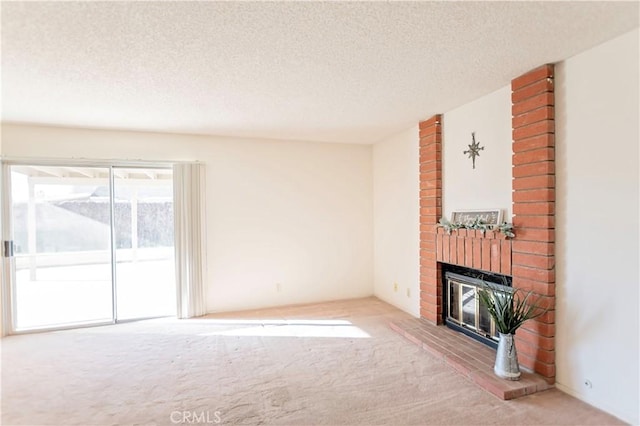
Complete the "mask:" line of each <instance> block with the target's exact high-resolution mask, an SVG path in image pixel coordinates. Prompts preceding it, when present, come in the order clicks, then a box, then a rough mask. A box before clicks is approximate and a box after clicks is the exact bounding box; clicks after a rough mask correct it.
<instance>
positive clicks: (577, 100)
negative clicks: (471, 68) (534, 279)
mask: <svg viewBox="0 0 640 426" xmlns="http://www.w3.org/2000/svg"><path fill="white" fill-rule="evenodd" d="M639 38H640V34H639V32H638V30H635V31H633V32H631V33H628V34H626V35H624V36H622V37H619V38H617V39H614V40H612V41H609V42H607V43H604V44H602V45H600V46H597V47H595V48H593V49H591V50H588V51H586V52H584V53H582V54H580V55H577V56H575V57H572V58H570V59H567V60H566V61H565V62H563V63H561V64H559V65H558V66H557V68H556V125H557V135H556V146H557V152H556V158H557V160H556V161H557V163H556V170H557V172H556V173H557V199H558V201H557V209H558V211H557V222H556V224H557V245H556V255H557V312H556V317H557V319H556V321H557V329H556V348H557V386H558V388H560V389H561V390H564V391H566V392H568V393H570V394H573V395H575V396H578V397H579V398H581V399H584V400H585V401H587V402H589V403H591V404H593V405H595V406H597V407H600V408H602V409H604V410H606V411H608V412H610V413H612V414H614V415H616V416H618V417H620V418H621V419H623V420H625V421H627V422H630V423H633V424H638V423H640V416H639V414H638V407H639V401H640V395H639V394H638V386H639V381H638V374H639V371H638V362H639V361H638V360H639V359H640V353H639V352H638V338H639V334H640V329H639V328H638V312H639V310H638V305H639V300H638V298H639V293H638V287H639V282H640V279H639V273H638V261H639V258H640V252H639V249H638V239H639V238H638V237H639V235H638V229H639V228H638V218H639V210H638V202H639V201H638V191H639V185H638V180H639V176H638V169H639V168H640V164H639V161H638V154H639V149H638V146H639V139H640V135H639V132H638V128H639V125H640V124H639V120H638V117H639V115H640V111H639V108H638V102H639V99H638V92H639V90H640V87H639V84H638V79H639V76H640V70H639V63H640V60H639V57H638V56H639V54H638V52H639V51H640V49H639V46H638V39H639ZM586 380H589V381H590V382H591V383H592V385H593V386H592V387H591V388H590V387H588V386H585V384H584V383H585V381H586Z"/></svg>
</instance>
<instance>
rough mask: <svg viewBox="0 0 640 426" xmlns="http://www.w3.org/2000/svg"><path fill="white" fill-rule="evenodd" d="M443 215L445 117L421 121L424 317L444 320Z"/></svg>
mask: <svg viewBox="0 0 640 426" xmlns="http://www.w3.org/2000/svg"><path fill="white" fill-rule="evenodd" d="M440 217H442V117H441V116H440V115H434V116H433V117H431V118H430V119H428V120H426V121H422V122H421V123H420V317H421V318H425V319H427V320H429V321H431V322H433V323H435V324H442V322H443V321H442V283H441V279H440V278H441V271H440V266H439V265H440V264H439V263H438V262H437V261H436V235H437V233H436V231H437V229H436V223H437V222H438V220H440Z"/></svg>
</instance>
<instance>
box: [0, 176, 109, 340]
mask: <svg viewBox="0 0 640 426" xmlns="http://www.w3.org/2000/svg"><path fill="white" fill-rule="evenodd" d="M10 175H11V211H12V214H11V225H12V231H13V232H12V234H13V247H14V262H15V263H14V271H15V275H14V287H13V292H14V301H13V311H14V312H13V318H14V320H13V321H14V324H13V325H14V327H13V328H14V329H15V330H29V329H41V328H56V327H63V326H70V325H75V324H78V325H81V324H91V323H109V322H112V321H113V297H112V279H111V235H110V229H111V225H110V204H109V197H108V192H109V191H108V188H109V169H108V168H98V167H82V168H73V167H45V166H22V165H20V166H11V167H10ZM105 193H106V194H107V196H106V197H105V196H104V194H105Z"/></svg>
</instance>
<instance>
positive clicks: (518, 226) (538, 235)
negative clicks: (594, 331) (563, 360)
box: [511, 65, 556, 383]
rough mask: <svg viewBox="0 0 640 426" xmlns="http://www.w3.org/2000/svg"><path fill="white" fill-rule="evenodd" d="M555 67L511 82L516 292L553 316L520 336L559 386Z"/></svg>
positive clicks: (521, 351)
mask: <svg viewBox="0 0 640 426" xmlns="http://www.w3.org/2000/svg"><path fill="white" fill-rule="evenodd" d="M553 77H554V67H553V65H544V66H542V67H539V68H536V69H534V70H533V71H530V72H528V73H526V74H524V75H522V76H520V77H518V78H516V79H514V80H513V81H512V82H511V90H512V94H511V100H512V109H511V112H512V126H513V214H514V218H513V224H514V227H515V230H516V238H515V239H514V240H513V246H512V249H513V258H512V263H513V264H512V273H513V286H514V287H516V288H522V289H525V290H530V289H531V290H533V291H534V292H536V293H537V294H538V295H540V297H542V298H543V299H544V301H545V303H547V304H548V305H549V306H551V307H552V310H551V311H550V312H549V313H548V314H546V315H544V316H543V317H541V318H539V319H538V320H534V321H528V322H527V323H525V324H524V325H523V326H522V328H521V329H520V330H518V332H517V335H516V345H517V349H518V358H519V360H520V363H521V364H522V365H523V366H524V367H527V368H530V369H533V370H534V371H535V372H537V373H538V374H540V375H542V376H544V377H545V378H547V380H548V381H549V382H550V383H553V381H554V378H555V374H556V370H555V342H554V336H555V311H554V310H553V309H554V307H555V120H554V116H555V115H554V101H555V99H554V81H553Z"/></svg>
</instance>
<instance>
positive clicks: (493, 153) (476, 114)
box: [442, 86, 512, 222]
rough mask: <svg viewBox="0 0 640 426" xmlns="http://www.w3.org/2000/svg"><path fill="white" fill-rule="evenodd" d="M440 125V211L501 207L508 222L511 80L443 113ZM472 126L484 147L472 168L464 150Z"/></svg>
mask: <svg viewBox="0 0 640 426" xmlns="http://www.w3.org/2000/svg"><path fill="white" fill-rule="evenodd" d="M442 126H443V135H442V213H443V215H444V216H445V217H446V218H447V219H450V218H451V212H452V211H453V210H478V209H486V208H500V209H502V211H503V214H504V215H505V216H504V220H506V221H507V222H511V179H512V177H511V163H512V161H511V154H512V150H511V86H505V87H503V88H502V89H499V90H497V91H495V92H493V93H490V94H489V95H486V96H483V97H482V98H479V99H477V100H475V101H473V102H470V103H468V104H465V105H463V106H461V107H458V108H456V109H454V110H452V111H449V112H447V113H445V114H444V117H443V120H442ZM472 132H475V134H476V142H479V143H480V146H481V147H484V150H482V151H480V156H479V157H476V168H475V169H473V166H472V162H471V159H470V158H469V157H468V155H467V154H463V152H464V151H466V150H467V149H469V144H471V143H472V139H471V133H472Z"/></svg>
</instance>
